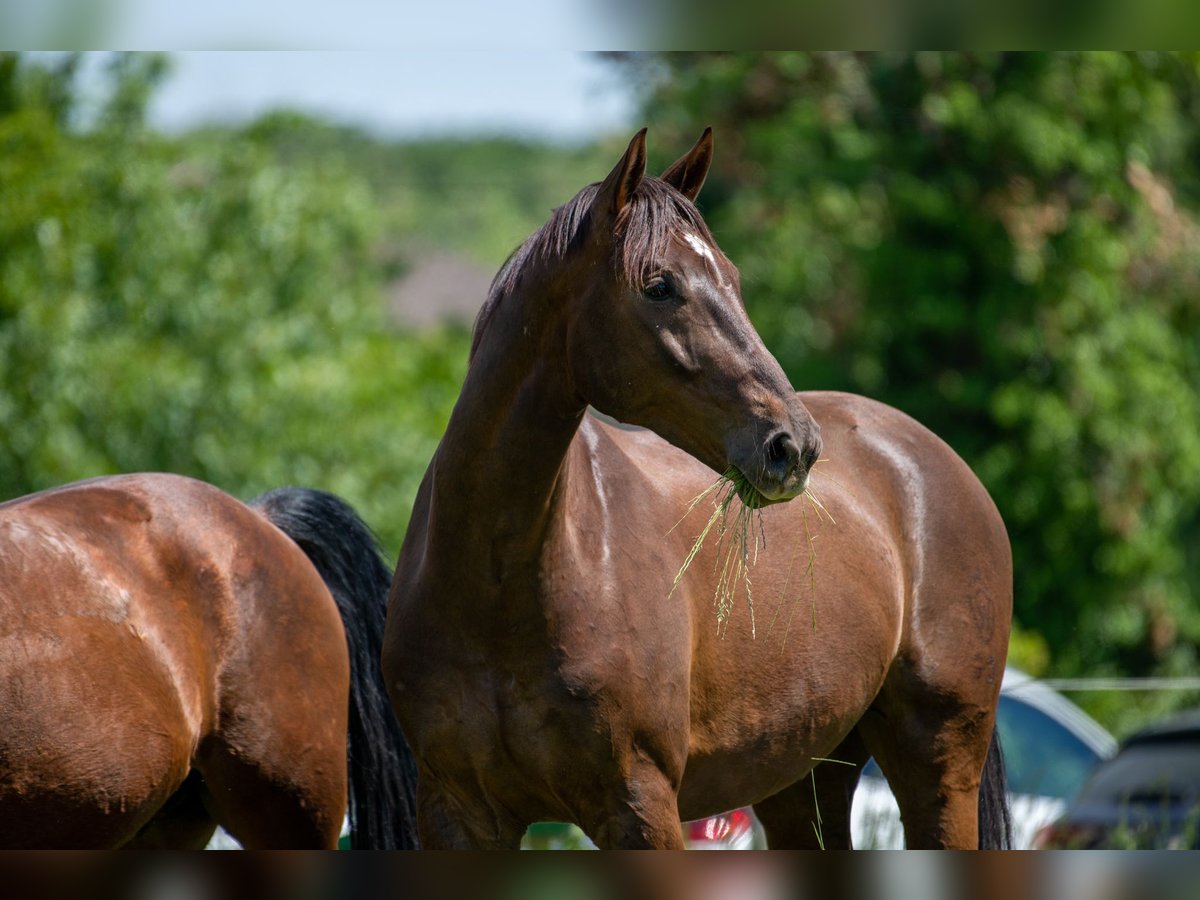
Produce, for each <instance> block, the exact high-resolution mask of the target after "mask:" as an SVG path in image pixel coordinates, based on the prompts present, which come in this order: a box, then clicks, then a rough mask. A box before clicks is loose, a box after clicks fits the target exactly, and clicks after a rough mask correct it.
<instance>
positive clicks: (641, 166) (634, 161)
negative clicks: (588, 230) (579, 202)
mask: <svg viewBox="0 0 1200 900" xmlns="http://www.w3.org/2000/svg"><path fill="white" fill-rule="evenodd" d="M645 174H646V129H645V128H643V129H642V130H641V131H639V132H638V133H637V134H635V135H634V136H633V140H631V141H630V142H629V147H628V148H626V150H625V155H624V156H622V157H621V160H620V162H618V163H617V164H616V165H615V166H614V167H613V170H612V171H611V172H609V173H608V177H607V178H605V179H604V181H603V182H602V183H601V184H600V190H599V191H597V192H596V200H595V202H594V203H593V205H592V209H594V210H597V211H601V212H603V213H605V214H606V215H608V216H616V214H617V213H619V212H620V211H621V210H622V209H623V208H624V207H625V204H626V203H628V202H629V198H630V197H632V196H633V192H634V191H635V190H637V186H638V184H639V183H640V182H641V180H642V176H643V175H645Z"/></svg>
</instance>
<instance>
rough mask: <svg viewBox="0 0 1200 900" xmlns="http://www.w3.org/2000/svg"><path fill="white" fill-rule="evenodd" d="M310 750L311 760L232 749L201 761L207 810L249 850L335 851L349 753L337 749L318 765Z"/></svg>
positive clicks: (224, 748)
mask: <svg viewBox="0 0 1200 900" xmlns="http://www.w3.org/2000/svg"><path fill="white" fill-rule="evenodd" d="M296 739H297V741H298V742H300V741H302V738H301V737H300V736H297V738H296ZM299 746H301V744H300V743H297V745H296V747H297V748H298V747H299ZM308 749H309V751H310V752H309V753H308V754H305V755H306V756H307V757H308V758H300V756H299V754H297V757H296V758H294V759H290V760H289V759H288V758H287V756H286V755H280V754H272V753H266V752H263V751H262V749H261V748H255V752H251V753H247V752H246V750H245V749H244V748H238V749H234V748H231V747H228V746H217V747H214V748H212V749H210V750H208V752H206V753H204V754H202V755H201V757H200V759H199V760H198V763H197V765H198V767H199V768H200V769H201V771H202V772H203V773H204V780H205V782H206V784H207V787H208V796H209V806H210V808H211V810H212V812H213V814H214V816H215V817H216V819H217V821H218V822H219V823H220V824H221V826H222V827H223V828H224V829H225V830H226V831H228V832H229V833H230V834H231V835H233V837H235V838H236V839H237V841H238V843H240V844H241V845H242V846H243V847H245V848H246V849H247V850H267V849H280V850H332V849H335V848H336V847H337V841H338V835H339V834H340V833H341V828H342V818H343V815H344V813H345V809H346V757H345V753H346V751H345V748H344V745H338V746H335V747H334V748H332V749H331V751H330V752H328V753H326V754H325V760H324V762H323V763H320V762H318V761H316V760H314V759H312V758H311V757H312V753H311V748H308Z"/></svg>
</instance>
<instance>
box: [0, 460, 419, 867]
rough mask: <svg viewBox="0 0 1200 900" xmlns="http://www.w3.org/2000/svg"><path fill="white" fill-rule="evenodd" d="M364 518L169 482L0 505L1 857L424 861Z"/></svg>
mask: <svg viewBox="0 0 1200 900" xmlns="http://www.w3.org/2000/svg"><path fill="white" fill-rule="evenodd" d="M390 583H391V571H390V569H389V568H388V567H387V566H386V565H385V564H384V563H383V561H382V559H381V558H380V555H379V550H378V547H377V544H376V542H375V538H374V536H373V535H372V533H371V532H370V530H369V529H368V528H367V527H366V525H364V524H363V523H362V521H361V520H360V519H359V518H358V516H357V515H356V514H355V513H354V511H353V510H352V509H350V507H349V506H348V505H347V504H345V503H344V502H342V501H341V500H339V499H338V498H336V497H334V496H332V495H330V494H325V493H322V492H319V491H311V490H304V489H299V488H286V489H280V490H277V491H272V492H271V493H268V494H265V495H263V496H262V497H260V498H258V499H257V500H255V501H252V502H251V503H250V504H249V505H247V504H243V503H241V502H240V501H238V500H236V499H234V498H233V497H231V496H229V495H228V494H225V493H224V492H222V491H220V490H218V489H217V488H215V487H213V486H211V485H208V484H205V483H203V482H200V481H195V480H192V479H189V478H184V477H180V476H174V475H162V474H141V475H124V476H115V477H107V478H98V479H93V480H89V481H82V482H78V483H75V484H70V485H67V486H65V487H60V488H57V489H53V490H48V491H44V492H41V493H37V494H31V495H29V496H26V497H21V498H18V499H16V500H12V501H9V502H7V503H3V504H0V847H4V848H54V849H64V848H82V847H96V848H109V847H134V848H147V847H166V848H181V849H182V848H199V847H203V846H204V845H205V844H206V843H207V841H208V840H209V838H210V837H211V835H212V834H213V831H214V829H215V827H216V825H217V824H220V825H221V826H223V827H224V828H225V829H226V831H228V832H229V833H230V834H232V835H233V836H234V837H235V838H237V839H238V840H239V841H240V842H241V843H242V845H243V846H245V847H248V848H273V847H281V848H301V849H303V848H314V849H319V848H333V847H335V846H336V845H337V841H338V835H339V832H340V830H341V827H342V822H343V816H344V814H345V812H346V808H347V798H348V797H349V815H350V822H351V842H352V844H353V846H355V847H362V848H373V847H413V846H415V844H416V835H415V808H414V807H415V783H416V772H415V765H414V763H413V760H412V757H411V754H410V753H409V752H408V748H407V746H406V745H405V743H404V738H403V735H402V734H401V733H400V731H399V727H398V725H397V724H396V722H395V718H394V716H393V715H392V712H391V708H390V705H389V704H388V699H387V695H386V692H385V690H384V687H383V683H382V679H381V677H380V672H379V662H378V660H379V652H380V647H381V643H382V636H383V621H384V615H385V611H386V598H387V590H388V586H389V585H390Z"/></svg>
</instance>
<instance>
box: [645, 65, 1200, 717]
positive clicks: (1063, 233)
mask: <svg viewBox="0 0 1200 900" xmlns="http://www.w3.org/2000/svg"><path fill="white" fill-rule="evenodd" d="M623 63H624V65H626V66H628V67H629V68H630V70H631V75H632V77H634V78H635V80H636V81H637V83H639V84H641V85H643V86H644V91H645V96H644V101H645V102H644V108H645V111H646V115H647V119H648V120H649V121H652V122H653V123H655V124H656V125H657V126H658V127H659V135H660V136H659V138H658V139H657V140H656V141H655V142H654V144H655V145H656V146H657V147H669V148H672V149H678V148H679V147H681V146H685V145H686V142H687V141H688V140H691V139H694V137H695V134H696V133H698V132H699V130H700V128H701V127H702V126H703V125H705V124H711V125H713V126H714V127H715V128H716V133H717V139H718V142H719V147H718V153H717V161H716V164H715V168H714V171H713V172H712V173H711V175H710V180H709V185H708V186H707V187H706V189H705V194H704V195H702V197H701V206H702V207H703V208H704V209H705V211H706V214H707V216H708V219H709V222H710V224H711V225H712V226H713V228H714V232H715V233H716V235H717V237H718V239H719V240H720V241H721V242H722V244H723V246H724V248H725V249H726V251H727V252H728V253H729V254H730V256H731V257H732V258H733V259H734V260H735V261H736V262H738V263H739V264H740V265H741V267H742V271H743V279H744V292H745V296H746V301H747V305H748V306H749V308H750V311H751V314H752V317H753V319H754V321H755V323H756V324H757V325H758V327H759V329H760V331H761V332H762V334H763V337H764V339H765V340H766V342H767V344H768V346H770V347H771V348H772V350H773V351H774V352H775V353H776V354H777V355H778V357H779V358H780V361H781V362H782V363H783V365H784V367H785V369H786V370H787V371H788V373H789V374H790V376H791V378H792V380H793V382H794V383H795V384H796V385H797V386H798V387H801V388H817V387H820V388H835V389H844V390H851V391H856V392H860V393H864V394H867V395H870V396H874V397H877V398H879V399H882V400H884V401H886V402H889V403H892V404H894V405H895V406H898V407H899V408H901V409H903V410H905V411H907V412H909V413H910V414H912V415H914V416H915V417H916V418H917V419H919V420H921V421H922V422H924V423H925V424H926V425H928V426H929V427H931V428H932V429H933V430H934V431H935V432H937V433H938V434H939V435H941V436H942V437H943V438H945V439H946V440H947V441H948V442H949V443H950V444H951V445H952V446H954V447H955V449H956V450H958V451H959V452H960V453H961V454H962V455H963V456H964V457H965V458H966V460H967V461H968V462H969V463H970V464H971V465H972V466H973V467H974V469H975V470H976V471H977V472H978V473H979V475H980V476H981V477H982V479H983V480H984V482H985V483H986V485H987V486H988V488H989V490H990V491H991V493H992V496H993V497H994V498H995V499H996V502H997V504H998V505H999V507H1000V509H1001V511H1002V513H1003V515H1004V518H1005V521H1006V522H1007V523H1008V527H1009V531H1010V534H1011V536H1012V540H1013V547H1014V554H1015V564H1016V584H1015V589H1016V620H1017V624H1018V627H1019V640H1017V641H1015V642H1014V646H1015V647H1017V648H1019V652H1020V654H1021V657H1022V658H1023V659H1025V660H1026V661H1027V662H1029V663H1033V664H1035V665H1036V664H1044V665H1047V666H1048V667H1049V669H1050V670H1051V671H1053V672H1055V673H1059V674H1080V673H1087V674H1101V673H1105V674H1150V673H1160V674H1165V673H1185V672H1187V673H1194V672H1195V671H1196V665H1197V662H1198V660H1197V642H1198V641H1200V604H1198V603H1197V600H1198V599H1200V569H1198V568H1197V566H1196V555H1197V554H1196V549H1195V544H1196V537H1197V534H1198V533H1200V527H1198V522H1200V518H1198V510H1200V327H1198V326H1200V292H1198V291H1197V286H1198V283H1200V281H1198V279H1200V252H1198V251H1200V228H1198V227H1197V224H1196V220H1195V218H1194V215H1193V211H1194V210H1195V208H1196V206H1195V204H1196V201H1197V199H1198V198H1200V193H1198V191H1200V178H1198V175H1200V172H1198V170H1197V168H1196V160H1197V159H1200V156H1198V154H1197V150H1198V149H1200V128H1198V127H1197V123H1198V122H1200V115H1198V113H1200V59H1198V58H1197V57H1196V56H1195V55H1176V54H1145V53H1138V54H1117V53H1063V54H997V53H991V54H989V53H916V54H908V53H906V54H900V53H880V54H849V53H829V54H810V53H773V54H665V55H649V56H633V57H625V58H624V59H623ZM663 126H666V127H665V131H666V133H665V134H664V133H663V131H664V128H663ZM667 161H669V160H667V159H666V158H665V157H664V158H663V159H661V160H659V161H658V162H660V163H665V162H667ZM1189 547H1191V548H1192V549H1190V550H1189V549H1188V548H1189ZM1189 560H1190V562H1189ZM1039 660H1040V662H1039ZM1196 699H1197V698H1196V696H1195V695H1191V696H1173V697H1160V698H1158V699H1154V700H1148V701H1146V706H1145V708H1144V709H1143V710H1142V711H1141V712H1142V713H1144V714H1151V713H1154V712H1158V711H1160V710H1161V709H1163V708H1165V707H1166V706H1169V705H1172V704H1177V703H1182V702H1195V700H1196ZM1092 702H1093V705H1094V708H1098V711H1101V712H1103V709H1099V708H1100V707H1105V704H1109V703H1110V702H1118V701H1113V700H1112V698H1092Z"/></svg>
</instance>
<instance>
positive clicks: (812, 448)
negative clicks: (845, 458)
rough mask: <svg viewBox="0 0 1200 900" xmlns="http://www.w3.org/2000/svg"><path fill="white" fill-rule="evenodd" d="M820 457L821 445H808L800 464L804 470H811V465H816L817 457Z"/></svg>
mask: <svg viewBox="0 0 1200 900" xmlns="http://www.w3.org/2000/svg"><path fill="white" fill-rule="evenodd" d="M820 455H821V445H820V444H818V443H812V444H809V445H808V448H807V449H806V450H805V451H804V458H803V460H802V462H803V463H804V468H805V469H811V468H812V467H813V465H814V464H815V463H816V461H817V457H819V456H820Z"/></svg>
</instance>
